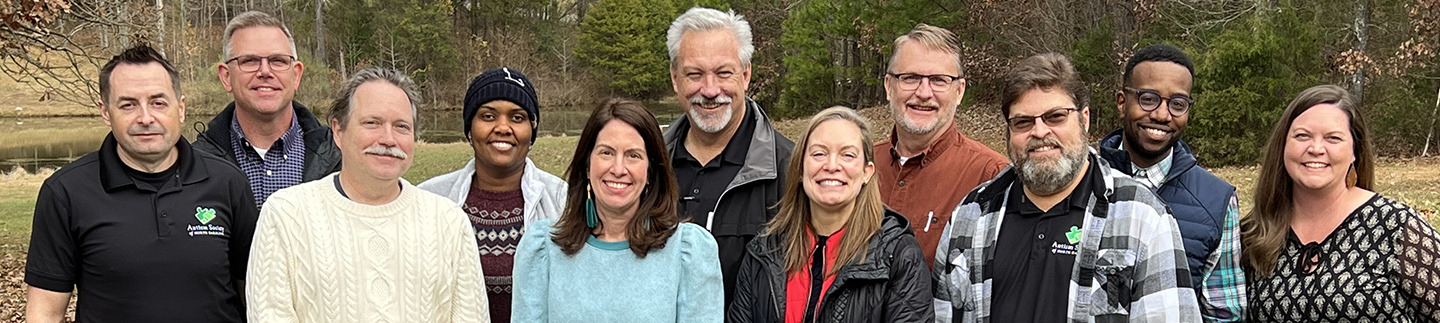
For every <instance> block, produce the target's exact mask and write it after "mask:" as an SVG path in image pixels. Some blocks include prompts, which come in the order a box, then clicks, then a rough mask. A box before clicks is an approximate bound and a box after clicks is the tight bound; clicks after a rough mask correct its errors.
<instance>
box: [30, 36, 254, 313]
mask: <svg viewBox="0 0 1440 323" xmlns="http://www.w3.org/2000/svg"><path fill="white" fill-rule="evenodd" d="M178 82H179V74H178V73H177V72H176V71H175V68H174V67H173V66H172V65H170V62H168V61H166V60H165V58H163V57H161V56H160V54H159V53H157V52H155V50H153V49H151V48H150V47H148V46H145V45H140V46H137V47H134V48H130V49H127V50H125V52H123V53H121V54H120V55H117V56H115V58H113V59H111V60H110V62H108V63H106V64H105V66H104V68H102V69H101V70H100V97H101V101H100V102H98V104H99V106H100V115H101V117H102V118H103V119H104V120H105V124H107V125H109V126H110V130H111V132H110V135H109V136H106V138H105V141H104V143H102V144H101V146H100V151H97V152H93V153H90V154H88V155H85V156H84V157H81V158H80V159H79V160H76V161H75V162H73V163H70V164H69V165H65V167H63V168H61V169H60V170H59V171H57V172H55V174H54V175H51V176H50V178H49V179H46V180H45V184H44V185H43V186H41V187H40V196H39V197H38V198H37V200H36V203H35V220H34V226H33V227H32V232H31V236H30V253H29V258H28V259H27V262H26V265H25V283H26V284H29V285H30V287H29V290H28V295H26V303H27V305H26V309H25V310H26V318H27V319H28V320H29V322H60V321H61V320H62V319H63V317H64V314H65V307H66V305H67V304H68V303H69V300H70V293H71V292H72V291H73V290H74V289H78V290H79V292H78V293H79V294H80V297H79V303H78V304H77V306H76V320H77V321H78V322H98V321H101V320H103V321H106V322H244V321H245V311H244V309H243V306H244V305H243V302H242V298H241V297H240V295H239V292H238V291H240V290H242V288H243V287H242V285H243V284H242V282H241V281H240V280H241V279H243V278H244V277H245V264H246V262H247V261H248V257H249V254H250V239H251V237H252V234H253V233H254V229H255V220H256V217H257V216H258V214H259V209H258V208H256V207H255V201H254V197H253V195H252V194H251V192H250V184H249V183H248V182H247V181H246V178H245V175H244V174H243V173H240V170H239V169H238V168H236V167H235V165H233V164H230V163H227V162H225V161H224V160H222V159H220V158H219V157H215V156H212V155H210V154H205V153H196V152H195V150H193V149H191V147H190V144H188V143H186V142H185V141H184V140H181V136H180V134H181V132H180V131H181V129H180V124H181V123H183V122H184V120H185V99H184V97H183V96H180V85H179V83H178Z"/></svg>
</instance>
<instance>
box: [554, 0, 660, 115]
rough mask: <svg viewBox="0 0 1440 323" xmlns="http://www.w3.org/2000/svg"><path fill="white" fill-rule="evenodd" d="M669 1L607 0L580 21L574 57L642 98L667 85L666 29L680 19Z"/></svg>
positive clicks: (613, 86)
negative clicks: (672, 21) (676, 17)
mask: <svg viewBox="0 0 1440 323" xmlns="http://www.w3.org/2000/svg"><path fill="white" fill-rule="evenodd" d="M674 12H675V7H674V4H673V3H671V2H670V0H658V1H645V0H602V1H598V2H596V3H595V5H594V6H593V7H591V8H590V12H589V13H587V14H586V15H585V21H584V22H582V23H581V25H580V35H579V38H580V39H579V40H580V42H579V44H578V45H577V46H576V48H575V56H576V58H578V59H579V60H580V61H581V62H585V63H586V64H588V65H589V66H590V67H591V72H593V73H594V74H595V76H596V77H598V78H599V79H602V80H609V82H608V84H609V85H610V88H611V89H612V90H614V91H618V92H620V93H624V94H625V95H629V96H634V97H637V98H646V97H650V96H654V95H655V94H657V93H661V92H664V90H666V89H668V85H669V83H670V74H669V71H670V63H669V61H670V59H669V54H668V51H667V50H666V49H665V30H666V29H668V28H669V27H670V21H671V20H673V19H674V18H675V14H674Z"/></svg>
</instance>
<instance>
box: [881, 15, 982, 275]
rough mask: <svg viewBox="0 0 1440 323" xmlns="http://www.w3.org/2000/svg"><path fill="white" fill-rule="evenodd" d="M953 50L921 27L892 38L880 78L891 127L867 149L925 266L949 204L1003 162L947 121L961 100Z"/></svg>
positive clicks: (944, 33)
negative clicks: (885, 136) (872, 152)
mask: <svg viewBox="0 0 1440 323" xmlns="http://www.w3.org/2000/svg"><path fill="white" fill-rule="evenodd" d="M959 51H960V43H959V41H958V40H956V38H955V34H952V33H950V31H948V30H945V29H944V28H939V27H935V26H930V25H926V24H920V25H918V26H916V27H915V29H912V30H910V32H909V33H907V34H905V35H901V36H900V37H898V38H896V39H895V52H894V54H892V55H891V57H890V66H889V70H888V73H886V75H885V97H886V99H888V100H889V105H890V112H891V115H892V116H893V117H894V119H895V127H894V128H893V129H891V130H890V138H889V139H886V140H884V141H881V142H879V143H876V144H875V147H874V149H875V173H876V174H878V175H879V177H880V178H879V184H880V196H881V198H882V199H884V201H885V205H887V206H889V207H890V208H891V209H894V210H895V211H896V212H899V213H900V214H903V215H905V217H906V218H908V219H909V220H910V227H911V228H913V229H914V230H915V239H916V240H918V241H919V242H920V249H921V250H924V251H925V261H926V263H927V264H932V263H933V262H934V259H935V247H936V244H937V243H938V242H939V241H940V238H941V235H940V230H941V229H942V228H944V227H945V224H946V223H949V222H950V212H951V211H952V210H953V209H954V208H955V205H957V204H960V199H961V198H964V197H965V193H966V192H969V191H970V189H972V188H975V185H979V184H980V183H982V182H984V181H987V180H990V178H993V177H995V174H999V173H1000V170H1001V169H1004V168H1005V166H1006V165H1008V164H1009V163H1008V162H1006V160H1005V157H1003V156H1001V155H1000V154H999V153H997V152H995V151H994V150H991V149H990V148H989V147H986V146H985V145H984V144H981V143H980V142H978V141H975V140H972V139H970V138H966V137H965V135H964V134H961V133H960V129H959V128H958V127H957V126H956V124H955V111H956V109H957V107H958V106H959V105H960V99H961V98H963V97H964V96H965V79H963V78H961V77H960V75H961V74H962V68H961V63H960V56H959Z"/></svg>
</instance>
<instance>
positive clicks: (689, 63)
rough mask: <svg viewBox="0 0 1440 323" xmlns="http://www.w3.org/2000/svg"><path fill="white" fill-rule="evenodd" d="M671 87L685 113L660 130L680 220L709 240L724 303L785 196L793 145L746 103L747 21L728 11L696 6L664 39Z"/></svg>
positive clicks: (751, 47) (756, 106) (752, 48)
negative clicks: (750, 247) (748, 251)
mask: <svg viewBox="0 0 1440 323" xmlns="http://www.w3.org/2000/svg"><path fill="white" fill-rule="evenodd" d="M665 40H666V41H665V45H666V47H667V49H668V50H669V54H670V81H671V84H672V85H673V86H674V88H675V94H676V95H677V96H679V98H680V101H681V102H682V104H683V106H684V110H685V117H682V118H678V119H676V120H675V123H672V124H671V125H670V127H669V128H667V129H665V146H666V148H667V149H669V150H670V158H671V164H672V165H673V167H674V170H675V177H676V181H677V183H678V184H679V185H678V186H679V188H680V195H681V196H680V201H679V211H680V218H682V219H688V221H690V222H694V223H696V224H699V225H700V226H703V227H705V229H707V230H709V231H710V233H711V234H712V235H714V236H715V242H716V243H717V244H718V245H719V249H720V269H721V273H723V274H724V278H725V303H726V305H728V304H729V303H730V299H731V296H732V295H733V294H734V293H732V291H733V290H734V286H735V277H736V272H737V271H738V270H739V269H740V259H741V257H743V256H744V255H745V245H746V244H748V243H750V240H751V239H753V238H754V237H755V236H756V235H757V234H758V233H759V232H760V229H761V228H762V227H764V226H765V223H766V222H769V221H770V219H771V218H773V217H774V216H775V213H776V211H777V210H776V209H773V208H770V207H771V206H774V205H775V204H776V203H778V202H779V201H780V195H781V193H782V192H784V190H785V187H783V183H784V179H785V166H786V165H789V163H790V152H791V150H793V149H794V148H795V143H794V142H792V141H790V139H786V138H785V137H784V136H781V135H780V133H779V132H777V131H775V128H774V127H773V126H771V125H770V118H769V117H768V116H766V115H765V110H764V109H761V108H760V105H759V104H756V103H755V101H752V100H750V99H749V98H746V97H745V90H746V89H747V88H749V86H750V55H751V54H754V53H755V45H754V44H753V43H752V41H751V38H750V23H749V22H746V21H745V18H744V17H742V16H740V15H737V14H735V12H734V11H730V12H721V11H719V10H715V9H710V8H701V7H695V8H691V9H690V10H689V11H686V12H685V14H683V15H680V17H677V18H675V21H674V22H673V23H671V24H670V30H669V31H668V32H667V33H666V39H665Z"/></svg>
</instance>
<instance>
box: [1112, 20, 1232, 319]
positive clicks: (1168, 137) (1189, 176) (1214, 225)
mask: <svg viewBox="0 0 1440 323" xmlns="http://www.w3.org/2000/svg"><path fill="white" fill-rule="evenodd" d="M1194 72H1195V67H1194V65H1193V64H1192V63H1191V62H1190V58H1189V57H1188V56H1186V55H1185V53H1184V52H1182V51H1180V49H1178V48H1175V47H1173V46H1170V45H1164V44H1156V45H1150V46H1148V47H1145V48H1143V49H1140V50H1139V51H1137V52H1135V55H1133V56H1131V57H1130V59H1129V61H1128V62H1126V64H1125V75H1124V80H1123V82H1124V84H1123V85H1122V87H1121V88H1120V90H1118V91H1115V105H1116V108H1117V109H1119V112H1120V119H1121V121H1122V122H1123V124H1124V127H1123V128H1121V129H1116V130H1115V131H1113V132H1111V133H1110V134H1109V135H1106V136H1105V138H1104V139H1102V140H1100V144H1099V147H1100V156H1101V157H1103V158H1105V159H1106V160H1107V161H1109V162H1110V167H1112V168H1114V169H1116V170H1118V171H1120V172H1122V173H1125V174H1127V175H1131V176H1133V177H1135V179H1136V180H1138V181H1140V182H1141V183H1142V184H1145V185H1146V186H1148V187H1150V189H1151V190H1154V191H1155V192H1156V193H1158V194H1159V195H1160V198H1161V199H1162V200H1165V203H1166V204H1169V205H1170V209H1171V212H1173V213H1174V216H1175V222H1176V223H1177V224H1179V228H1180V234H1181V235H1182V236H1183V237H1184V243H1185V250H1186V262H1187V264H1188V265H1189V267H1190V277H1187V278H1189V279H1190V281H1191V284H1192V285H1193V286H1195V290H1196V292H1198V293H1199V300H1200V304H1201V312H1202V314H1204V315H1205V320H1206V321H1208V322H1235V321H1238V320H1240V319H1241V318H1242V317H1244V316H1243V315H1242V314H1243V313H1242V311H1243V310H1244V309H1245V303H1246V299H1245V272H1244V271H1243V270H1241V268H1240V210H1239V209H1240V207H1239V199H1238V198H1237V196H1236V194H1235V187H1234V186H1231V185H1230V183H1227V182H1225V180H1223V179H1220V178H1219V177H1217V176H1215V175H1214V174H1211V173H1210V172H1209V171H1206V170H1205V169H1204V168H1201V167H1200V166H1199V164H1198V163H1197V162H1196V159H1195V155H1194V154H1193V153H1192V152H1191V149H1190V145H1187V144H1185V141H1183V140H1180V135H1181V134H1182V133H1184V131H1185V125H1186V124H1187V123H1189V121H1190V116H1191V115H1192V113H1191V112H1192V111H1191V110H1192V109H1191V108H1193V107H1194V106H1195V99H1193V98H1192V97H1191V93H1190V90H1191V88H1192V85H1193V84H1194Z"/></svg>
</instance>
